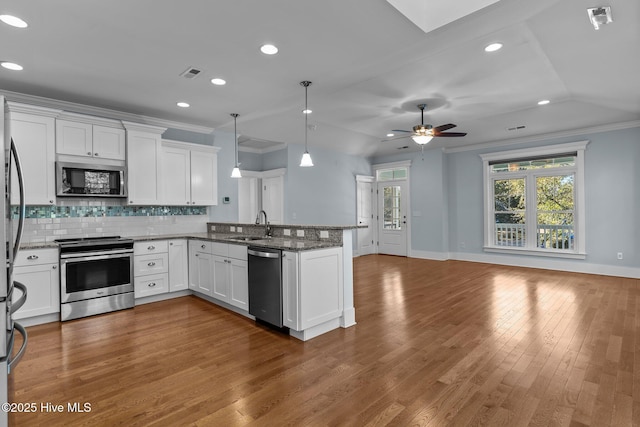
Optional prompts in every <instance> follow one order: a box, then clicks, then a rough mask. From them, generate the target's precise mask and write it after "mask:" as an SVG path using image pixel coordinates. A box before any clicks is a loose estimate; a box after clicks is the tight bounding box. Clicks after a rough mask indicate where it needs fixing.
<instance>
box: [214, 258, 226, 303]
mask: <svg viewBox="0 0 640 427" xmlns="http://www.w3.org/2000/svg"><path fill="white" fill-rule="evenodd" d="M212 259H213V293H212V294H211V296H212V297H214V298H216V299H219V300H221V301H226V302H229V260H228V259H227V258H226V257H221V256H219V255H212Z"/></svg>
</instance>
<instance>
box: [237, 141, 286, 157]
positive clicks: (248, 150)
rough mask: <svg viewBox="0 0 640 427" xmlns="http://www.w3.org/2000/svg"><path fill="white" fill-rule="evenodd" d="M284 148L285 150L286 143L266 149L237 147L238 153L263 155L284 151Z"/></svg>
mask: <svg viewBox="0 0 640 427" xmlns="http://www.w3.org/2000/svg"><path fill="white" fill-rule="evenodd" d="M270 142H271V141H270ZM285 148H287V143H286V142H281V143H278V145H274V146H272V147H266V148H253V147H243V146H241V145H239V146H238V151H242V152H243V153H255V154H265V153H271V152H273V151H279V150H284V149H285Z"/></svg>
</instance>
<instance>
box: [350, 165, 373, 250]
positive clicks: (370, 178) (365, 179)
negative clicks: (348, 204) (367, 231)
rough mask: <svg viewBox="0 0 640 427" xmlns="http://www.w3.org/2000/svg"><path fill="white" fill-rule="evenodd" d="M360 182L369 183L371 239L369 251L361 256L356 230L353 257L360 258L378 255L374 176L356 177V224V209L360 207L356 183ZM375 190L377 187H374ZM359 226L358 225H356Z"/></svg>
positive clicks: (358, 230) (357, 230)
mask: <svg viewBox="0 0 640 427" xmlns="http://www.w3.org/2000/svg"><path fill="white" fill-rule="evenodd" d="M360 182H365V183H369V184H371V199H370V201H371V206H369V209H370V211H371V225H370V227H371V239H372V240H373V243H372V244H371V251H369V252H367V253H366V254H363V253H361V252H360V239H359V236H358V233H360V229H356V236H355V237H356V252H355V253H354V256H361V255H370V254H377V253H378V245H377V244H375V243H376V242H377V240H378V222H377V220H376V213H377V211H376V209H377V207H376V203H377V198H376V197H374V195H375V193H374V192H373V189H374V187H375V186H377V183H376V178H375V177H374V176H371V175H356V222H357V221H358V213H359V212H358V209H359V206H360V203H359V199H358V195H359V194H358V183H360ZM376 188H377V187H376ZM357 225H360V224H357Z"/></svg>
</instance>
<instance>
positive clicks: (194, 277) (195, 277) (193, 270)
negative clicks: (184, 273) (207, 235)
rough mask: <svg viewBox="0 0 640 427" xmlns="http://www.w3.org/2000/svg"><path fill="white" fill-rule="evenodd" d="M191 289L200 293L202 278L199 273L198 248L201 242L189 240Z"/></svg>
mask: <svg viewBox="0 0 640 427" xmlns="http://www.w3.org/2000/svg"><path fill="white" fill-rule="evenodd" d="M187 244H188V246H189V255H188V256H189V289H191V290H193V291H198V284H199V280H200V276H199V273H198V261H199V260H198V246H199V245H200V244H201V242H199V241H197V240H189V242H188V243H187Z"/></svg>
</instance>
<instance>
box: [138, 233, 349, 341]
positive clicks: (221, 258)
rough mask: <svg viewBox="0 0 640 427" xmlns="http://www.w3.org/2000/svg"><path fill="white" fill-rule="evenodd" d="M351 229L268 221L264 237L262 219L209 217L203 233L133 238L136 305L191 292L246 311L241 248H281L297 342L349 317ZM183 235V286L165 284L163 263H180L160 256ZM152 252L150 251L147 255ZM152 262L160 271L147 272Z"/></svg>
mask: <svg viewBox="0 0 640 427" xmlns="http://www.w3.org/2000/svg"><path fill="white" fill-rule="evenodd" d="M355 228H357V227H356V226H318V225H269V234H270V236H266V235H265V234H266V226H265V225H256V224H241V223H218V222H216V223H214V222H210V223H207V232H204V233H189V234H185V235H150V236H134V237H133V239H134V241H135V242H136V245H135V254H136V261H134V262H135V264H134V267H135V268H134V270H135V273H134V274H135V275H136V278H135V282H136V285H135V286H136V304H142V303H147V302H153V301H157V300H160V299H166V298H171V297H173V296H180V295H181V294H188V293H193V294H195V295H196V296H198V297H201V298H203V299H206V300H208V301H210V302H212V303H215V304H218V305H220V306H222V307H225V308H227V309H230V310H233V311H235V312H237V313H239V314H242V315H244V316H248V317H251V316H250V315H249V312H248V291H247V286H248V285H247V250H246V248H247V247H248V246H249V245H251V246H252V247H264V248H270V249H278V250H281V251H282V253H283V258H282V287H283V301H282V303H283V323H284V326H286V327H288V328H289V332H290V334H291V335H292V336H294V337H296V338H298V339H300V340H303V341H305V340H308V339H311V338H314V337H316V336H318V335H321V334H323V333H325V332H328V331H330V330H333V329H336V328H338V327H342V328H347V327H350V326H353V325H355V323H356V321H355V308H354V304H353V269H352V256H353V254H352V244H353V243H352V232H353V230H354V229H355ZM185 239H186V240H187V241H188V262H187V264H188V288H187V286H182V287H178V288H172V287H171V283H170V282H171V281H172V280H171V269H172V268H173V269H178V270H184V269H185V268H184V267H175V266H174V264H175V256H171V254H169V255H167V254H166V253H168V252H170V250H171V249H167V248H171V247H172V246H173V245H174V243H175V242H176V241H184V240H185ZM150 242H154V243H150ZM153 253H157V255H155V258H154V255H153ZM185 256H186V255H185ZM172 260H174V261H172ZM182 264H183V265H184V264H185V262H184V261H183V262H182ZM150 265H152V267H149V266H150ZM177 265H180V263H179V262H178V263H177ZM139 266H140V267H139ZM156 267H158V268H160V269H163V268H164V270H157V271H154V269H156ZM150 269H151V270H150ZM167 270H169V271H168V276H166V277H167V278H166V279H164V280H163V279H162V276H157V275H153V273H159V274H163V272H164V274H167ZM164 282H168V283H164ZM175 291H182V293H180V292H175Z"/></svg>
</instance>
